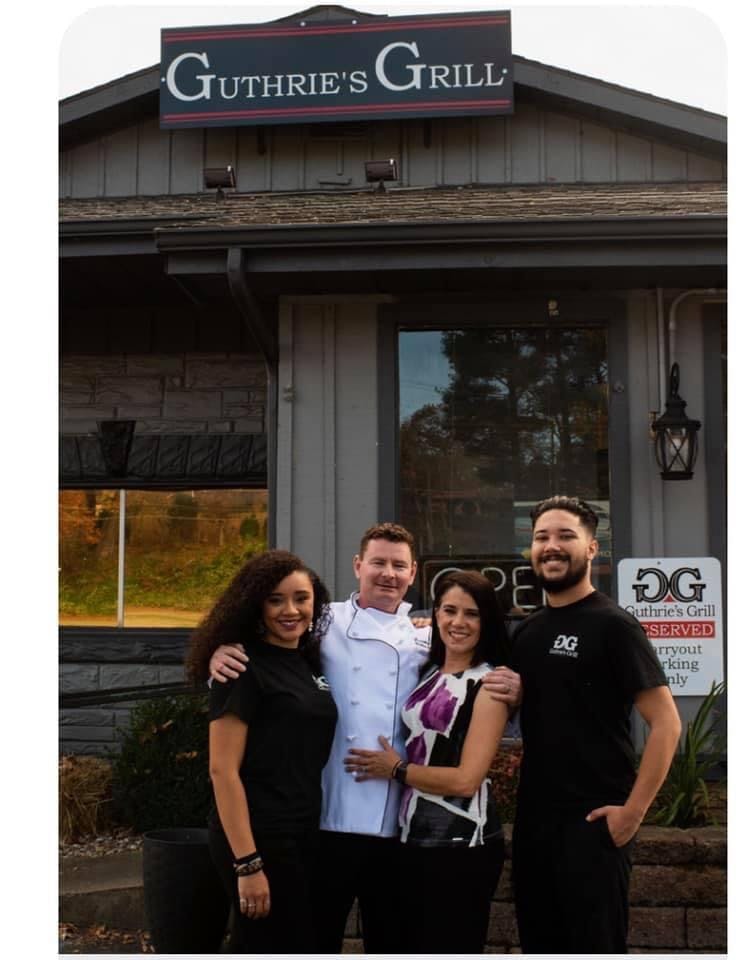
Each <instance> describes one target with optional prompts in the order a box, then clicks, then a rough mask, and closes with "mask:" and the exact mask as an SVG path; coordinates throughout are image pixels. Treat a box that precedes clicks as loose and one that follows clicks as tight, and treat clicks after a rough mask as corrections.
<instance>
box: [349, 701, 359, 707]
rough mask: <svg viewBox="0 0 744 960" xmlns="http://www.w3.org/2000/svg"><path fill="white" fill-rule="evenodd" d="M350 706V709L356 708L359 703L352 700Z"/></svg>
mask: <svg viewBox="0 0 744 960" xmlns="http://www.w3.org/2000/svg"><path fill="white" fill-rule="evenodd" d="M351 705H352V707H356V706H358V705H359V701H358V700H352V701H351Z"/></svg>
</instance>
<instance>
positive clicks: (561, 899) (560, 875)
mask: <svg viewBox="0 0 744 960" xmlns="http://www.w3.org/2000/svg"><path fill="white" fill-rule="evenodd" d="M633 844H634V841H632V840H631V842H630V843H629V844H626V845H625V846H624V847H620V848H618V847H616V846H615V844H614V843H613V841H612V838H611V836H610V833H609V830H608V829H607V823H606V821H605V819H604V818H601V819H599V820H595V821H594V822H593V823H587V822H586V820H585V819H584V816H583V815H581V814H579V815H576V816H574V817H572V818H567V819H564V818H559V817H553V818H551V817H550V816H545V815H542V816H540V815H537V814H532V815H522V814H519V813H518V815H517V818H516V823H515V824H514V837H513V876H514V901H515V906H516V913H517V925H518V927H519V940H520V945H521V948H522V953H627V952H628V948H627V934H628V887H629V884H630V871H631V866H632V864H631V851H632V847H633Z"/></svg>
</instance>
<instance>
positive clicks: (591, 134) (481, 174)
mask: <svg viewBox="0 0 744 960" xmlns="http://www.w3.org/2000/svg"><path fill="white" fill-rule="evenodd" d="M262 136H263V148H264V152H263V153H261V152H259V150H260V146H261V140H260V139H259V134H258V133H257V131H256V130H255V129H253V128H243V129H237V130H232V129H225V128H220V129H210V130H173V131H161V130H160V129H159V127H158V123H157V118H155V117H148V118H146V119H144V120H142V121H141V122H139V123H138V124H135V125H132V126H129V127H126V128H124V129H122V130H119V131H116V132H114V133H112V134H109V135H107V136H106V137H102V138H100V139H99V140H96V141H94V142H91V143H86V144H82V145H80V146H77V147H74V148H71V149H69V150H67V151H65V152H64V153H63V154H62V157H61V160H60V191H61V194H62V196H65V197H96V196H132V195H135V194H140V195H156V194H165V193H174V194H175V193H196V192H199V191H201V190H202V170H203V168H204V167H205V166H222V165H226V164H228V163H229V164H232V165H233V166H234V167H235V170H236V174H237V185H238V189H239V190H240V191H242V192H251V191H260V190H277V191H279V190H317V189H318V188H319V187H320V186H325V185H326V184H328V183H338V184H340V185H345V186H362V185H363V184H364V182H365V181H364V161H365V160H369V159H383V158H385V157H388V156H392V157H395V158H397V160H398V169H399V174H400V181H399V182H400V185H401V186H411V187H418V186H434V185H445V184H446V185H456V184H469V183H514V184H519V183H579V182H586V183H601V182H605V183H606V182H610V183H611V182H633V181H657V182H662V181H688V180H690V181H694V180H724V179H725V177H726V170H725V164H723V163H722V162H721V161H717V160H712V159H710V158H709V157H705V156H702V155H699V154H695V153H691V152H688V151H685V150H682V149H679V148H677V147H671V146H668V145H667V144H665V143H661V142H655V141H652V140H650V139H647V138H644V137H638V136H634V135H632V134H629V133H627V132H624V131H621V130H614V129H612V128H611V127H608V126H604V125H601V124H598V123H592V122H590V121H588V120H583V119H579V118H577V117H574V116H571V115H569V114H564V113H558V112H554V111H548V110H543V109H538V108H537V107H536V106H534V105H532V104H521V105H518V109H517V113H516V114H515V115H514V116H513V117H508V118H503V117H465V118H449V119H440V120H433V121H431V122H430V123H429V124H428V126H427V123H426V122H425V121H422V120H406V121H400V122H397V121H386V122H382V123H369V124H360V125H358V126H357V125H355V126H354V127H353V129H351V130H349V131H348V132H345V131H344V128H343V127H341V128H339V132H338V134H337V135H334V132H333V131H331V130H330V129H329V130H328V131H327V132H326V131H325V130H323V131H319V130H318V129H313V128H311V127H307V128H306V127H304V126H302V125H297V126H287V127H267V128H265V129H264V131H263V134H262ZM427 143H428V145H427Z"/></svg>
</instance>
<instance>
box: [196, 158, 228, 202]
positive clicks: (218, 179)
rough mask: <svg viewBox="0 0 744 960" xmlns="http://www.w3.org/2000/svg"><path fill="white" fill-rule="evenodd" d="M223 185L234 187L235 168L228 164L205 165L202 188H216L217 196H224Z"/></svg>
mask: <svg viewBox="0 0 744 960" xmlns="http://www.w3.org/2000/svg"><path fill="white" fill-rule="evenodd" d="M223 187H229V188H230V189H232V190H234V189H235V170H234V169H233V167H231V166H230V164H229V163H228V165H227V166H226V167H205V168H204V189H205V190H215V189H216V190H217V197H220V198H221V197H224V193H223V192H222V190H223Z"/></svg>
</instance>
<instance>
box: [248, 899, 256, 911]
mask: <svg viewBox="0 0 744 960" xmlns="http://www.w3.org/2000/svg"><path fill="white" fill-rule="evenodd" d="M248 909H249V910H255V909H256V904H255V903H253V901H251V902H250V903H249V904H248Z"/></svg>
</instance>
